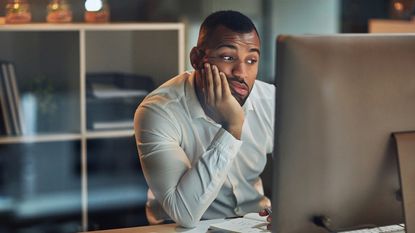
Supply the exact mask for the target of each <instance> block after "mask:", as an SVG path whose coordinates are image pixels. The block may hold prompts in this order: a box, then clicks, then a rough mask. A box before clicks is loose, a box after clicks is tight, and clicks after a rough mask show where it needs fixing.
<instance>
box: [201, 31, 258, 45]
mask: <svg viewBox="0 0 415 233" xmlns="http://www.w3.org/2000/svg"><path fill="white" fill-rule="evenodd" d="M206 38H207V41H206V47H207V48H209V49H215V48H217V47H219V46H221V45H228V44H229V45H238V46H243V47H247V48H248V49H250V48H256V49H259V47H260V41H259V38H258V35H257V33H256V32H255V30H252V31H251V32H248V33H239V32H235V31H232V30H230V29H229V28H227V27H225V26H219V27H217V28H216V29H215V30H214V31H213V32H212V33H211V34H210V35H207V37H206Z"/></svg>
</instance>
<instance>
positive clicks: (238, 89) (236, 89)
mask: <svg viewBox="0 0 415 233" xmlns="http://www.w3.org/2000/svg"><path fill="white" fill-rule="evenodd" d="M228 82H229V87H230V89H231V92H232V94H236V95H238V96H240V97H245V96H247V95H248V93H249V88H248V85H246V83H244V82H239V81H237V80H229V81H228Z"/></svg>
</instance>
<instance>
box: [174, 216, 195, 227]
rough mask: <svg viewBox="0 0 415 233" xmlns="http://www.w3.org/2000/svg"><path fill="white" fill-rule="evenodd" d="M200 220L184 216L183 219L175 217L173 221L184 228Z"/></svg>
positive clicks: (193, 225) (192, 225)
mask: <svg viewBox="0 0 415 233" xmlns="http://www.w3.org/2000/svg"><path fill="white" fill-rule="evenodd" d="M199 221H200V219H191V218H185V219H177V221H175V222H176V223H177V224H178V225H180V226H182V227H184V228H194V227H196V224H197V223H198V222H199Z"/></svg>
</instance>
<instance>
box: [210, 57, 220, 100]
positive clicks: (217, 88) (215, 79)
mask: <svg viewBox="0 0 415 233" xmlns="http://www.w3.org/2000/svg"><path fill="white" fill-rule="evenodd" d="M212 71H213V83H214V93H215V99H216V101H218V100H220V99H222V80H221V78H220V75H219V69H218V67H217V66H215V65H213V66H212Z"/></svg>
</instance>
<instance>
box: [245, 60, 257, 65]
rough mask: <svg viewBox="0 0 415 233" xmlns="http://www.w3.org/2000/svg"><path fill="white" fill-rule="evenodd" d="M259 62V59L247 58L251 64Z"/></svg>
mask: <svg viewBox="0 0 415 233" xmlns="http://www.w3.org/2000/svg"><path fill="white" fill-rule="evenodd" d="M257 62H258V61H257V59H248V60H247V63H248V64H251V65H253V64H255V63H257Z"/></svg>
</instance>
